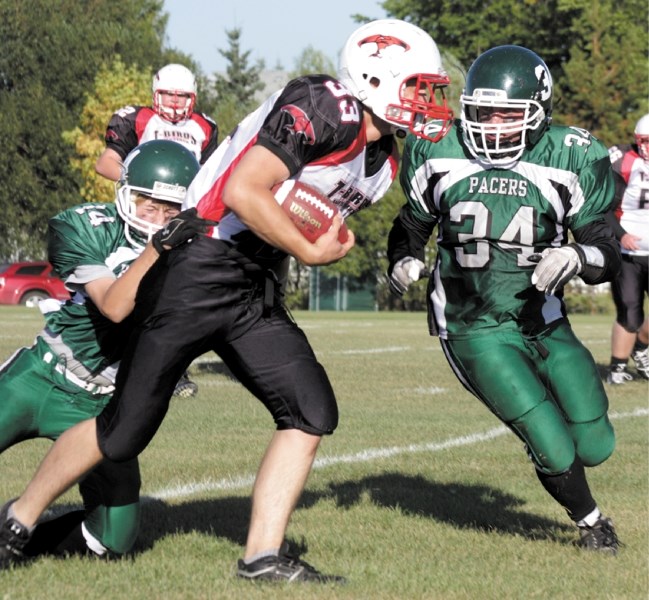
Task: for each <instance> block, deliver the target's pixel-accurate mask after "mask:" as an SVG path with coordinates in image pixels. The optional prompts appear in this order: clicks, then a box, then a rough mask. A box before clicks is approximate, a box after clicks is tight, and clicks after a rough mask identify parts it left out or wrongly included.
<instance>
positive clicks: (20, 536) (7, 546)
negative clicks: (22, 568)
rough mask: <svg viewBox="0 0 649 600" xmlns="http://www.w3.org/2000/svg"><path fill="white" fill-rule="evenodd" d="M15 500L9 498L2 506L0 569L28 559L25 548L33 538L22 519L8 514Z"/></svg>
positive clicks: (0, 520)
mask: <svg viewBox="0 0 649 600" xmlns="http://www.w3.org/2000/svg"><path fill="white" fill-rule="evenodd" d="M14 500H15V498H14V499H13V500H9V502H7V503H6V504H5V505H4V506H3V507H2V508H0V569H6V568H8V567H10V566H11V565H15V564H18V563H21V562H24V561H26V560H27V557H26V556H25V555H24V554H23V550H24V548H25V546H26V545H27V542H29V539H30V538H31V533H30V532H29V529H27V527H25V526H24V525H23V524H22V523H21V522H20V521H17V520H16V519H13V518H9V517H8V516H7V513H8V512H9V507H10V506H11V505H12V504H13V502H14Z"/></svg>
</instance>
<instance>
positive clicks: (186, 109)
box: [153, 64, 196, 123]
mask: <svg viewBox="0 0 649 600" xmlns="http://www.w3.org/2000/svg"><path fill="white" fill-rule="evenodd" d="M161 94H172V95H173V94H186V95H187V98H186V100H185V104H184V105H183V106H180V107H176V108H171V107H169V106H163V104H162V100H161V98H160V96H161ZM195 102H196V78H195V77H194V74H193V73H192V72H191V71H190V70H189V69H188V68H187V67H183V66H182V65H176V64H171V65H166V66H165V67H162V69H160V70H159V71H158V72H157V73H156V74H155V75H154V76H153V109H154V110H155V111H156V112H157V113H158V114H159V115H160V116H161V117H162V118H163V119H167V121H171V122H172V123H178V122H180V121H185V120H186V119H189V117H191V116H192V112H194V104H195Z"/></svg>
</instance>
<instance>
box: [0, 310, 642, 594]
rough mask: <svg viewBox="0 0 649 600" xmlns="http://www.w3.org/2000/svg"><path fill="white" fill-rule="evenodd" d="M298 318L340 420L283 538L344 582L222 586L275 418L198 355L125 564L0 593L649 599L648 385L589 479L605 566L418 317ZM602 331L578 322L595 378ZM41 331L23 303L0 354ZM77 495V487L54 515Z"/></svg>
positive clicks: (619, 406)
mask: <svg viewBox="0 0 649 600" xmlns="http://www.w3.org/2000/svg"><path fill="white" fill-rule="evenodd" d="M294 316H295V317H296V320H297V321H298V322H299V323H300V324H301V325H302V326H303V328H304V329H305V331H306V332H307V335H308V336H309V338H310V339H311V342H312V344H313V346H314V348H315V350H316V353H317V354H318V357H319V359H320V360H321V362H322V363H323V364H324V365H325V367H326V368H327V370H328V372H329V374H330V377H331V379H332V382H333V384H334V388H335V389H336V391H337V395H338V400H339V406H340V417H341V418H340V426H339V428H338V430H337V432H336V433H335V435H333V436H332V437H330V438H327V439H325V440H324V442H323V445H322V446H321V450H320V453H319V455H318V456H319V458H318V462H317V464H316V467H315V469H314V471H313V473H312V474H311V477H310V479H309V482H308V485H307V489H306V491H305V493H304V495H303V497H302V499H301V502H300V504H299V507H298V510H297V511H296V512H295V515H294V517H293V520H292V522H291V525H290V528H289V532H288V536H289V539H290V540H291V541H292V542H294V543H295V544H297V545H298V547H300V548H301V549H302V550H303V551H304V554H303V557H304V558H305V559H306V560H307V561H309V562H311V563H312V564H314V565H315V566H316V567H318V568H319V569H321V570H323V571H325V572H331V573H335V574H341V575H344V576H346V577H347V578H348V583H347V585H345V586H337V587H334V586H317V585H304V584H302V585H295V586H290V587H287V586H284V585H279V586H273V585H268V584H266V585H258V584H257V585H256V584H250V583H249V582H246V581H239V580H237V579H236V577H234V575H233V571H234V565H235V562H236V559H237V558H239V557H240V556H241V555H242V551H243V545H244V542H245V536H246V529H247V520H248V511H249V494H250V489H251V485H252V480H253V477H254V473H255V470H256V468H257V465H258V463H259V460H260V457H261V454H262V452H263V450H264V448H265V446H266V444H267V442H268V440H269V437H270V435H271V433H272V421H271V420H270V417H269V416H268V415H267V413H266V412H265V409H264V408H263V407H262V406H261V404H260V403H258V402H257V401H256V400H254V399H252V398H251V397H250V396H249V395H248V393H247V392H245V391H244V390H243V388H242V387H241V386H240V385H239V384H238V383H236V382H235V381H234V380H232V379H231V377H230V376H229V375H228V373H227V372H226V370H225V369H224V368H223V365H222V364H221V363H220V362H219V361H218V360H217V359H216V357H213V356H209V355H206V356H204V357H201V359H199V360H198V361H197V362H196V363H194V365H193V366H192V369H191V372H192V376H193V379H195V380H196V381H197V382H198V383H199V385H200V392H199V394H198V396H197V397H195V398H191V399H174V400H173V402H172V406H171V409H170V411H169V414H168V416H167V419H166V420H165V422H164V423H163V425H162V427H161V429H160V431H159V432H158V435H157V436H156V438H155V439H154V441H153V442H152V444H151V445H150V446H149V447H148V448H147V450H146V451H145V452H144V453H143V455H142V457H141V465H142V475H143V495H144V497H145V505H144V508H143V524H142V533H141V536H140V540H139V542H138V544H137V548H136V551H135V552H134V554H133V556H132V557H129V558H127V559H124V560H121V561H117V562H112V563H105V562H101V561H93V560H82V559H70V560H67V561H61V560H55V559H43V560H39V561H37V562H36V563H33V564H31V565H29V566H26V567H23V568H18V569H15V570H12V571H5V572H0V599H5V600H7V599H12V600H13V599H18V598H21V599H22V598H30V599H31V598H43V597H48V598H53V599H59V598H60V599H64V598H66V599H69V598H84V599H87V598H109V599H111V600H118V599H122V598H129V599H133V600H138V599H178V600H180V599H208V598H214V599H217V598H235V599H239V598H243V599H248V598H252V599H257V598H264V599H266V598H270V599H273V598H309V599H310V598H318V599H320V598H323V599H324V598H326V599H330V598H336V599H338V598H340V599H368V600H369V599H372V600H374V599H377V600H379V599H404V600H409V599H445V600H446V599H454V598H470V599H474V598H475V599H478V598H479V599H489V598H512V599H514V598H515V599H518V598H553V599H555V598H560V599H567V598H584V599H586V598H588V599H598V598H615V599H617V598H628V599H636V598H637V599H646V598H647V597H648V594H649V573H648V557H649V510H648V508H649V507H648V503H649V500H648V499H649V485H648V484H649V465H648V457H649V452H648V449H649V448H648V446H649V443H648V437H649V436H648V433H649V428H648V419H647V416H648V414H649V411H648V405H649V396H648V385H647V382H646V381H640V380H636V381H633V382H631V383H629V384H627V385H624V386H618V387H614V388H611V387H610V386H607V388H608V391H609V398H610V404H611V415H612V417H613V424H614V426H615V429H616V433H617V448H616V451H615V453H614V454H613V456H612V457H611V459H610V460H609V461H607V462H606V463H604V464H603V465H602V466H600V467H598V468H596V469H593V470H589V472H588V474H589V480H590V482H591V487H592V489H593V493H594V496H595V498H596V500H597V501H598V503H599V505H600V507H601V508H602V509H603V511H605V513H606V514H608V515H610V516H611V517H613V519H614V521H615V524H616V527H617V530H618V533H619V536H620V538H621V540H622V541H623V542H624V543H625V546H624V547H623V548H622V550H621V552H620V553H619V555H618V556H617V557H615V558H613V557H609V556H602V555H600V554H597V553H592V552H584V551H581V550H579V549H577V548H575V547H574V546H573V541H574V540H575V539H576V531H575V529H574V528H573V526H572V525H571V523H570V521H569V519H568V518H567V517H566V515H565V514H564V513H563V511H562V509H560V507H559V506H558V505H556V504H555V503H554V501H552V500H551V499H550V498H549V496H547V495H546V493H545V492H544V491H543V489H542V488H541V486H540V485H539V483H538V482H537V479H536V477H535V475H534V473H533V468H532V466H531V464H530V462H529V461H528V459H527V457H526V455H525V452H524V451H523V448H522V446H521V443H520V442H519V441H518V440H517V439H516V438H515V437H514V436H513V435H512V434H510V433H508V432H507V431H506V430H505V429H504V428H502V427H500V424H499V422H498V421H497V420H496V419H495V417H493V416H492V415H490V414H489V413H488V412H487V411H486V409H485V408H484V407H483V406H482V405H481V404H480V403H479V402H478V401H477V400H475V399H474V398H473V397H472V396H470V395H469V394H468V393H467V392H466V391H465V390H464V388H462V387H461V386H460V385H459V383H457V382H456V380H455V378H454V376H453V375H452V373H451V372H450V369H449V368H448V366H447V364H446V362H445V360H444V358H443V356H442V353H441V351H440V349H439V344H438V342H437V340H435V339H432V338H430V337H429V336H428V335H427V333H426V323H425V316H424V315H423V314H405V313H306V312H304V313H296V314H295V315H294ZM611 323H612V318H611V317H602V316H597V317H575V318H574V319H573V324H574V326H575V329H576V331H577V333H578V334H579V335H580V337H581V338H582V340H584V342H585V343H586V345H587V346H588V347H589V348H590V350H591V351H592V353H593V354H594V356H595V358H596V360H597V362H598V364H599V365H600V366H601V369H602V371H603V369H604V365H605V364H607V363H608V357H609V352H610V341H609V340H610V328H611ZM40 325H41V319H40V316H39V314H38V312H37V311H34V310H33V309H24V308H19V307H0V358H5V357H8V356H9V355H10V354H11V352H13V350H14V349H16V348H17V347H18V346H20V345H25V344H29V343H31V340H32V339H33V337H34V335H35V334H36V333H37V331H38V329H39V327H40ZM495 375H497V374H495ZM5 400H6V399H5V398H2V399H0V401H5ZM49 446H50V443H49V442H48V441H45V440H34V441H30V442H26V443H23V444H21V445H19V446H17V447H14V448H12V449H10V450H8V451H7V452H5V453H4V455H3V456H2V457H1V458H0V473H1V477H0V500H1V501H4V500H5V499H7V498H9V497H11V496H13V495H16V494H18V493H20V492H21V490H22V488H23V486H24V484H25V483H26V481H27V479H28V476H29V475H30V474H31V473H32V471H33V470H34V468H35V467H36V466H37V464H38V462H39V460H40V458H41V457H42V455H43V453H44V452H45V451H46V450H47V448H49ZM78 502H79V497H78V494H77V492H76V491H71V492H70V493H69V494H67V495H66V496H64V497H63V498H61V499H60V500H59V502H58V504H57V506H59V507H61V506H63V507H65V508H69V507H70V506H71V505H74V506H78Z"/></svg>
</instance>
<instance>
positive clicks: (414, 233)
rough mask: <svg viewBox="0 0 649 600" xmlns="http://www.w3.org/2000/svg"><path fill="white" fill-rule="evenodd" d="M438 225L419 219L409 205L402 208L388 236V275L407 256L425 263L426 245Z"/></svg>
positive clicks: (433, 221) (434, 222) (432, 221)
mask: <svg viewBox="0 0 649 600" xmlns="http://www.w3.org/2000/svg"><path fill="white" fill-rule="evenodd" d="M436 224H437V221H436V220H431V221H422V220H420V219H417V218H416V217H415V216H414V215H413V213H412V210H411V208H410V205H408V204H405V205H404V206H402V207H401V210H400V211H399V214H398V215H397V217H396V218H395V219H394V221H393V223H392V229H391V230H390V233H389V234H388V261H389V266H388V275H390V274H391V273H392V269H393V268H394V265H395V264H396V263H397V262H399V261H400V260H401V259H402V258H405V257H406V256H412V257H413V258H418V259H419V260H421V261H422V262H424V258H425V248H426V244H428V240H429V239H430V236H431V235H432V233H433V230H434V229H435V225H436Z"/></svg>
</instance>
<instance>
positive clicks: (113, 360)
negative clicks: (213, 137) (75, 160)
mask: <svg viewBox="0 0 649 600" xmlns="http://www.w3.org/2000/svg"><path fill="white" fill-rule="evenodd" d="M198 169H199V165H198V162H197V160H196V158H194V155H193V154H192V153H191V152H190V151H189V150H187V149H185V148H184V147H183V146H181V145H180V144H177V143H175V142H171V141H152V142H147V143H145V144H142V145H140V146H138V147H137V148H135V149H134V150H133V151H132V152H131V153H130V154H129V155H128V157H127V159H126V161H125V163H124V172H123V175H122V179H121V181H120V183H119V185H118V188H117V197H116V201H115V203H111V204H81V205H79V206H74V207H72V208H69V209H67V210H64V211H63V212H61V213H60V214H58V215H56V216H55V217H54V218H52V219H51V220H50V222H49V231H48V259H49V261H50V262H51V263H52V265H53V266H54V268H55V270H56V271H57V273H58V274H59V275H60V276H61V277H62V278H63V280H64V281H65V283H66V286H67V287H68V289H69V290H70V291H71V293H72V299H71V300H69V301H67V302H64V303H60V302H58V301H55V300H53V299H52V300H46V301H44V302H43V303H42V304H41V310H42V311H43V313H44V315H45V327H44V329H43V330H42V331H41V332H40V333H39V334H38V336H37V338H36V341H35V343H34V345H33V346H31V347H29V348H21V349H20V350H18V351H17V352H16V353H15V354H14V355H13V356H12V357H11V358H10V359H9V360H7V361H6V362H5V363H4V364H3V365H2V367H0V452H2V451H4V450H6V449H7V448H9V447H10V446H12V445H14V444H17V443H18V442H21V441H23V440H27V439H32V438H49V439H52V440H55V439H57V438H58V437H59V435H61V433H63V432H64V431H65V430H66V429H68V428H70V427H71V426H72V425H74V424H76V423H78V422H79V421H83V420H85V419H87V418H89V417H93V416H95V415H97V414H99V413H100V412H101V410H102V409H103V407H104V406H105V405H106V404H107V403H108V400H109V399H110V397H111V394H112V392H113V390H114V382H115V374H116V371H117V365H118V362H119V360H120V356H121V353H122V349H123V347H124V340H125V339H126V338H127V336H128V332H129V329H130V322H129V321H130V319H129V318H128V316H129V314H130V313H131V311H132V309H133V306H134V303H135V294H136V291H137V287H138V284H139V282H140V279H141V278H142V277H143V275H144V274H145V273H146V272H147V270H148V269H149V267H150V266H151V265H152V264H153V263H154V262H155V261H156V260H157V258H158V255H159V251H158V250H156V248H155V247H154V244H155V245H157V246H160V242H162V243H164V247H163V248H161V249H162V250H165V249H168V248H169V247H170V246H173V245H177V244H180V243H183V242H184V241H185V240H186V239H188V238H189V237H191V236H192V235H193V233H195V231H196V229H195V227H196V226H200V221H197V220H196V219H194V218H193V216H192V214H191V213H190V214H189V215H187V214H186V213H182V214H181V215H180V216H179V213H180V209H181V204H182V202H183V200H184V199H185V195H186V191H187V187H188V186H189V184H190V183H191V181H192V179H193V178H194V176H195V175H196V173H197V172H198ZM172 220H173V221H172ZM170 221H171V222H172V223H173V225H174V229H173V237H172V238H171V239H170V236H172V234H171V233H170V229H164V228H163V226H165V225H168V224H169V223H170ZM152 238H153V239H152ZM150 239H152V242H149V240H150ZM79 488H80V492H81V496H82V498H83V503H84V510H80V511H75V512H72V513H67V514H65V515H63V516H61V517H58V518H55V519H52V520H51V521H46V522H44V523H42V524H41V525H39V526H37V527H36V530H35V532H34V535H33V537H32V540H31V542H30V544H29V546H28V547H27V548H26V553H27V554H29V555H37V554H42V553H46V552H49V553H55V554H65V553H88V554H94V555H99V556H103V555H119V554H123V553H124V552H127V551H128V550H129V549H130V548H131V547H132V545H133V543H134V541H135V538H136V535H137V532H138V524H139V490H140V473H139V468H138V462H137V459H134V460H129V461H126V462H122V463H115V462H111V461H109V460H106V461H104V462H102V463H101V464H100V465H99V466H98V467H97V468H96V469H95V470H94V471H92V472H91V473H89V474H88V476H87V477H85V479H83V480H82V481H81V482H80V484H79Z"/></svg>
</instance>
